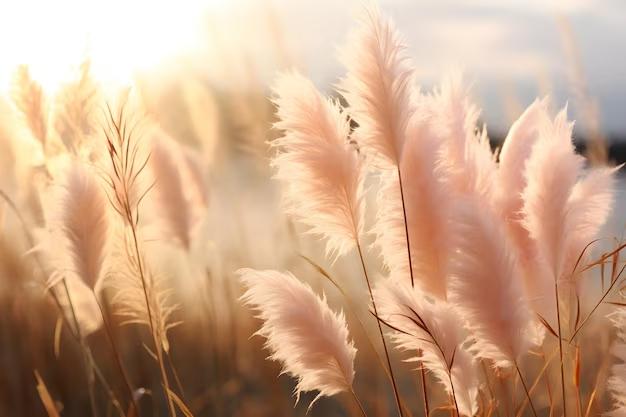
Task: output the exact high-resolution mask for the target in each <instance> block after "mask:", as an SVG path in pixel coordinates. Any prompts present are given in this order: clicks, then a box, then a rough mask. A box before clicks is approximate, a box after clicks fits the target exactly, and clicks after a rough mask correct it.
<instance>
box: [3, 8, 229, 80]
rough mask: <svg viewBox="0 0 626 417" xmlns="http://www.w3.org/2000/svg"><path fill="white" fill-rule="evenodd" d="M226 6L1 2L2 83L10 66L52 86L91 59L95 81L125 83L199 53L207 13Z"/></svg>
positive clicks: (8, 76)
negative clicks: (163, 64)
mask: <svg viewBox="0 0 626 417" xmlns="http://www.w3.org/2000/svg"><path fill="white" fill-rule="evenodd" d="M225 6H227V1H224V0H180V1H176V2H166V1H149V0H132V1H126V0H111V1H100V0H58V1H44V0H24V1H11V2H4V3H2V4H1V5H0V37H1V38H2V39H4V41H3V48H2V49H3V52H2V54H0V77H1V79H0V81H1V82H2V85H3V87H5V86H6V85H7V82H8V81H9V80H10V76H11V70H12V69H13V67H15V66H16V65H18V64H28V65H29V66H30V68H31V71H32V73H33V75H34V76H35V77H36V78H38V79H39V80H41V82H42V84H44V86H46V87H47V88H55V87H57V86H58V83H59V82H61V81H64V80H65V79H66V78H67V76H68V73H70V72H69V71H68V70H70V69H72V67H76V66H77V65H79V64H80V63H81V62H82V61H83V60H85V59H86V58H90V59H91V61H92V66H93V71H94V74H96V75H97V76H98V78H101V79H102V80H103V81H107V82H113V83H122V84H128V83H129V82H130V81H131V80H132V77H133V75H134V74H135V73H136V72H137V71H141V70H146V69H150V68H153V67H154V66H156V65H158V64H159V63H161V62H163V61H164V60H167V59H171V58H173V57H176V56H178V55H181V54H184V53H186V52H188V51H190V50H193V49H194V48H196V47H197V45H198V42H199V41H201V40H202V39H201V35H202V32H201V29H202V26H201V25H202V24H203V23H204V20H205V19H206V18H207V15H208V14H209V13H210V12H215V10H216V9H219V8H223V7H225ZM9 40H12V41H9ZM15 40H19V41H15Z"/></svg>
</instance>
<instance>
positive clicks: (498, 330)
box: [0, 10, 626, 417]
mask: <svg viewBox="0 0 626 417" xmlns="http://www.w3.org/2000/svg"><path fill="white" fill-rule="evenodd" d="M254 18H255V19H258V18H259V16H258V14H257V15H255V16H254ZM272 39H275V40H276V42H275V43H276V44H279V43H280V39H276V37H274V38H272ZM245 43H246V45H245V46H246V48H253V49H259V44H258V43H254V44H250V45H252V47H251V46H250V45H247V44H249V42H248V39H247V38H246V39H245ZM226 46H228V48H226ZM241 47H242V50H239V48H240V46H238V47H237V48H235V47H234V46H233V45H230V44H228V45H224V48H220V50H222V52H223V56H219V57H218V59H214V60H213V61H212V62H218V63H219V65H216V66H215V68H213V70H214V71H217V72H218V73H219V77H218V78H220V77H221V78H228V81H230V83H231V84H232V85H231V86H230V87H227V86H225V85H223V84H220V83H217V84H212V82H211V81H210V77H207V74H204V73H201V70H197V69H192V68H187V67H186V65H184V63H183V65H180V68H178V69H177V70H176V74H175V75H174V76H171V75H170V76H165V75H164V74H161V73H159V72H158V71H155V74H153V78H151V77H146V76H145V74H143V75H141V76H138V80H137V81H138V82H137V85H136V86H135V87H133V88H132V89H131V90H130V91H131V92H129V91H126V90H123V91H118V90H117V89H115V88H109V86H108V85H107V86H106V87H105V86H103V85H101V84H99V83H98V81H97V80H96V79H94V77H93V75H92V73H91V71H90V66H89V63H88V62H86V63H85V64H83V65H81V66H80V67H79V68H77V73H76V74H75V77H74V78H73V79H69V80H68V81H67V83H66V84H64V85H61V86H60V88H59V91H58V92H55V91H49V90H48V89H47V88H44V87H43V86H41V85H40V84H38V82H37V80H36V79H35V77H33V76H32V74H31V73H30V72H29V71H28V68H27V67H21V68H19V69H18V70H17V72H16V77H15V80H14V85H13V88H12V90H11V92H10V94H7V95H6V97H5V96H2V97H0V174H1V175H0V198H1V202H0V369H2V371H3V372H0V415H2V416H4V415H10V416H21V415H28V416H35V415H36V416H44V415H47V416H48V417H50V416H52V417H57V416H62V417H74V416H77V417H84V416H96V417H102V416H120V417H147V416H164V415H165V416H167V415H169V416H171V417H173V416H190V415H191V416H196V417H200V416H205V415H206V416H229V415H232V416H242V417H245V416H259V417H260V416H277V415H281V416H285V415H311V416H330V415H350V416H351V417H358V416H359V415H360V414H366V415H367V416H370V417H374V416H389V415H399V416H401V417H411V416H418V415H424V416H426V415H429V416H433V417H434V416H441V415H452V416H456V415H459V416H461V415H463V416H475V415H476V416H498V417H509V416H510V417H513V416H515V417H521V416H523V415H526V416H529V415H531V414H537V415H540V416H556V415H565V416H566V417H568V416H569V417H574V415H576V416H577V417H583V416H584V417H587V416H591V415H600V414H602V413H613V414H614V415H621V414H624V409H625V408H626V397H625V396H624V387H625V386H626V372H625V365H624V361H626V354H625V353H624V349H625V343H626V342H625V340H626V337H625V334H624V323H625V322H626V319H625V318H624V311H623V309H624V306H625V304H626V303H625V302H624V300H623V299H622V298H621V297H622V293H623V291H624V282H623V276H622V268H624V261H623V260H622V256H621V251H622V249H623V244H622V242H621V241H619V240H612V239H611V238H610V236H609V235H608V233H611V232H617V231H615V230H613V231H610V232H606V231H602V230H603V229H602V227H603V224H604V223H605V221H606V219H607V216H609V213H610V211H611V207H612V205H613V200H614V195H615V191H614V186H615V184H614V182H615V178H614V177H615V176H616V175H617V169H616V168H615V167H603V166H592V164H591V163H589V162H588V161H587V159H585V158H584V157H583V156H581V155H578V154H577V153H576V152H575V151H574V147H573V145H572V124H571V122H569V121H568V120H567V116H566V112H565V111H561V112H558V113H556V116H554V115H553V114H552V111H551V110H550V109H549V102H548V100H547V99H543V100H537V101H535V102H534V103H532V104H531V105H530V106H529V107H528V109H527V110H526V111H524V112H523V114H522V115H521V116H520V117H519V118H518V119H517V121H516V122H515V123H514V124H513V125H512V126H511V129H510V131H509V134H508V137H507V138H506V140H505V141H504V142H503V144H502V146H501V147H500V149H498V150H497V151H493V150H492V148H491V147H490V143H489V139H488V137H487V132H486V129H485V128H483V127H482V126H479V110H478V108H477V106H475V105H474V104H473V103H472V101H471V100H470V97H469V94H468V91H467V89H466V88H465V87H464V85H463V81H462V78H461V77H460V76H459V75H457V74H453V75H452V76H450V77H448V78H446V79H445V80H444V81H443V82H442V83H441V85H440V86H438V87H436V88H435V89H434V90H433V91H432V92H423V91H422V92H421V91H420V90H419V88H418V87H417V85H416V82H417V77H416V72H415V70H414V69H413V67H412V64H411V61H410V59H409V57H408V56H407V53H406V48H405V47H404V46H403V44H402V41H401V38H400V36H399V35H398V34H397V33H396V31H395V30H394V28H393V25H392V24H391V22H390V21H388V20H386V19H384V18H382V17H381V16H380V15H379V13H378V12H377V11H375V10H370V11H368V12H366V13H365V14H364V16H363V19H362V22H361V25H360V27H359V29H358V30H356V31H355V32H354V33H353V35H352V36H351V37H350V40H349V44H348V45H347V46H346V47H345V48H343V50H342V61H343V63H344V64H345V67H346V70H347V71H346V74H345V76H344V77H343V78H342V79H341V80H340V81H339V82H338V83H337V84H336V86H337V92H336V94H337V96H336V97H326V96H325V95H324V94H323V93H321V92H320V91H318V89H317V87H316V86H315V85H314V84H313V83H312V82H311V81H309V80H308V79H307V78H306V77H304V76H302V75H299V74H298V73H295V72H288V73H286V74H284V75H283V76H281V77H279V79H278V81H277V82H276V83H275V85H274V90H273V92H271V93H268V91H266V86H265V85H264V83H263V82H262V78H260V77H259V75H260V71H259V70H258V68H257V67H256V66H255V65H251V64H254V62H252V61H253V56H252V55H250V56H248V55H246V54H245V53H243V55H245V56H243V57H242V59H241V60H240V61H241V62H238V61H239V60H237V59H235V61H233V62H230V63H229V62H228V61H229V59H226V58H228V57H230V58H231V59H232V58H235V57H232V56H231V55H233V53H235V54H242V52H243V51H244V49H243V46H241ZM261 49H262V48H261ZM246 50H247V49H246ZM257 52H258V51H257ZM263 53H264V54H265V55H264V57H263V64H264V63H265V61H266V60H269V59H270V58H269V57H268V56H267V51H265V50H263ZM321 58H322V57H320V59H321ZM286 61H288V60H286ZM287 63H288V62H283V64H287ZM257 64H261V63H257ZM280 66H281V67H284V66H287V65H280ZM177 67H178V66H177ZM201 68H202V71H204V67H201ZM155 70H158V68H155ZM240 73H241V74H240ZM221 81H223V80H221ZM48 88H49V87H48ZM230 89H232V90H230ZM268 96H271V97H268ZM339 96H341V97H339ZM274 110H275V111H276V113H275V114H273V112H274ZM274 122H275V125H274V127H275V129H271V124H272V123H274ZM268 151H269V152H270V153H271V155H270V163H269V164H268V163H267V162H268V161H267V156H268V155H267V152H268ZM270 172H273V173H274V177H275V179H276V180H277V181H273V180H271V179H270V176H269V175H268V174H269V173H270ZM281 193H282V204H280V201H279V195H280V194H281ZM619 220H620V221H621V220H622V219H621V218H620V219H619ZM242 267H245V268H244V269H241V268H242ZM286 271H290V272H286ZM250 310H252V313H253V314H254V315H256V317H253V316H252V315H251V314H250V313H251V311H250ZM252 334H256V335H258V336H260V337H250V336H251V335H252ZM268 352H269V358H270V359H271V360H269V361H265V360H264V359H266V357H267V356H268ZM281 370H282V373H284V374H286V375H289V376H290V377H281V378H277V375H278V374H280V373H281ZM290 394H294V396H295V397H296V398H295V400H296V401H295V402H296V405H295V406H294V401H293V399H292V398H290Z"/></svg>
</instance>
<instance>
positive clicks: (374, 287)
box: [240, 9, 625, 417]
mask: <svg viewBox="0 0 626 417" xmlns="http://www.w3.org/2000/svg"><path fill="white" fill-rule="evenodd" d="M342 56H343V61H344V64H345V66H346V68H347V73H346V75H345V77H344V78H343V79H342V80H341V81H340V82H339V83H338V86H339V88H338V93H339V94H341V95H342V97H343V98H344V99H345V103H346V104H345V105H344V106H342V105H340V104H339V103H340V102H339V101H338V100H332V99H329V98H326V97H324V96H323V95H322V94H321V93H320V92H318V91H317V90H316V88H315V87H314V86H313V85H312V83H311V82H310V81H308V80H307V79H306V78H304V77H302V76H301V75H299V74H297V73H286V74H284V75H282V76H281V77H280V79H279V81H278V82H277V83H276V86H275V89H274V93H275V103H276V105H277V109H278V110H277V116H278V119H279V120H278V122H277V123H276V128H277V129H279V130H280V131H281V133H282V134H283V136H282V137H280V138H279V139H277V140H275V141H274V142H273V145H274V146H273V147H274V150H275V155H274V156H273V159H272V165H273V167H274V168H275V172H276V178H277V179H278V180H279V181H280V183H281V184H282V185H283V186H284V187H283V188H284V193H283V202H284V207H285V209H286V212H287V214H289V215H290V216H291V217H292V218H294V219H295V220H296V221H297V222H299V223H301V224H302V225H303V226H304V227H305V230H306V231H307V232H308V233H309V234H311V235H314V236H316V237H318V238H320V239H322V240H324V241H325V245H326V254H327V257H328V260H329V261H330V262H336V261H337V260H338V259H339V258H349V259H354V262H355V263H357V264H358V265H360V266H359V274H360V275H362V277H363V281H362V282H363V285H364V287H365V288H367V290H368V292H369V308H370V313H371V317H368V318H364V317H359V311H358V308H354V305H355V302H356V298H357V295H356V294H354V293H351V292H350V291H347V290H346V287H347V283H348V279H347V278H345V279H344V278H342V277H338V276H331V275H330V274H329V273H328V272H326V271H325V270H324V269H323V268H322V267H321V266H319V265H315V266H316V267H317V269H318V271H320V272H322V275H325V277H326V278H327V279H329V280H331V281H332V283H333V284H334V285H335V286H336V287H338V288H339V289H340V290H341V294H342V296H343V300H344V302H345V305H347V306H349V307H350V314H349V315H354V316H356V317H357V318H358V320H355V323H358V324H360V325H361V326H363V328H362V329H360V330H363V331H365V332H366V333H367V334H368V339H369V341H370V342H371V343H372V344H374V345H380V346H381V348H382V349H381V351H382V353H381V354H380V355H379V356H380V358H379V359H380V361H379V362H380V364H381V366H382V367H383V372H384V373H385V374H386V375H387V377H388V380H389V386H390V389H391V390H392V391H393V394H394V397H395V403H396V413H397V415H399V416H405V417H408V416H410V415H414V414H415V413H417V415H430V414H431V413H434V412H436V411H438V410H439V411H441V410H444V411H445V412H450V413H451V415H458V416H470V417H471V416H474V415H481V416H491V415H505V416H514V415H515V416H521V415H524V414H529V413H532V414H533V415H535V416H538V415H550V416H552V415H559V414H562V415H564V416H574V415H577V416H582V415H585V416H587V415H591V414H600V413H603V412H605V411H606V412H609V411H611V410H613V411H611V412H612V413H613V414H614V415H622V414H623V412H624V402H625V399H624V393H623V386H624V385H623V384H624V378H625V375H624V365H623V364H620V362H618V363H617V364H616V365H614V366H613V367H612V368H611V374H612V376H611V378H610V379H609V380H608V382H607V383H605V381H602V380H601V377H600V375H602V374H600V373H599V374H598V376H597V377H594V378H593V379H595V380H590V381H584V380H582V376H584V375H587V373H584V374H581V366H583V365H582V364H583V363H585V361H587V362H588V363H597V361H598V360H597V359H594V358H592V357H590V358H586V357H585V355H586V354H589V355H591V356H593V355H598V352H597V350H594V349H589V350H588V351H587V350H585V349H584V348H583V347H582V345H581V343H579V339H580V338H581V335H582V334H584V333H585V331H586V330H587V328H588V327H589V326H588V324H589V323H590V322H592V321H594V319H596V318H598V319H600V318H601V317H597V316H598V315H599V314H598V310H599V307H600V306H601V305H612V308H613V309H615V310H616V312H615V313H613V315H612V316H611V317H612V321H613V322H614V323H615V325H616V326H617V327H618V335H619V337H618V340H617V341H616V344H617V346H616V348H615V355H616V356H617V360H618V361H620V360H623V359H624V355H623V331H624V330H623V328H622V325H623V318H622V316H623V313H622V312H621V310H620V309H621V308H623V305H624V304H623V303H622V302H620V301H619V300H620V296H621V289H623V288H624V281H623V276H622V272H623V269H624V265H623V262H621V261H620V252H621V250H622V249H623V247H624V246H623V244H621V242H618V243H617V245H616V246H615V248H614V249H611V250H609V251H607V252H605V253H603V254H602V255H600V256H599V257H596V258H594V256H593V255H592V254H593V253H594V252H597V251H594V249H595V247H596V246H598V241H602V240H603V238H605V236H601V235H600V231H601V227H602V225H603V224H604V223H605V221H606V220H607V217H608V215H609V213H610V211H611V208H612V205H613V200H614V186H615V184H614V182H615V175H616V172H617V170H618V168H609V167H592V166H589V165H588V164H586V161H585V159H584V158H583V157H582V156H580V155H578V154H577V153H576V152H575V149H574V145H573V139H572V129H573V123H571V122H569V121H568V120H567V113H566V110H565V109H564V110H562V111H560V112H559V113H558V114H557V115H556V117H554V118H553V117H551V116H550V112H549V108H548V107H549V106H548V100H547V99H544V100H541V101H539V100H538V101H536V102H534V103H533V104H531V105H530V106H529V108H528V109H527V110H526V111H525V112H524V113H523V114H522V115H521V116H520V118H519V119H518V120H517V121H516V122H515V123H514V124H513V126H512V127H511V130H510V132H509V134H508V136H507V137H506V139H505V141H504V143H503V145H502V147H501V149H499V150H498V151H496V152H495V153H494V152H493V151H492V149H491V147H490V144H489V140H488V138H487V133H486V129H485V128H480V127H479V126H478V118H479V111H478V109H477V107H476V106H474V105H473V104H472V103H471V101H470V99H469V96H468V93H467V91H466V88H465V87H464V86H463V82H462V78H461V77H460V76H459V75H457V74H455V75H453V76H451V77H449V78H447V79H446V80H444V81H443V83H442V84H441V86H440V87H439V88H436V89H435V90H434V91H433V92H432V93H423V92H420V90H419V88H418V87H417V85H416V76H415V71H414V69H413V67H412V65H411V62H410V60H409V58H408V56H407V54H406V48H405V46H404V45H403V43H402V41H401V39H400V36H399V35H398V34H397V33H396V31H395V30H394V28H393V25H392V23H391V22H390V21H389V20H387V19H385V18H384V17H381V16H380V14H379V13H378V11H377V10H375V9H369V10H368V11H367V12H366V13H364V15H363V18H362V21H361V26H360V28H359V29H358V30H356V31H355V32H354V34H353V36H352V37H351V38H350V41H349V44H348V45H347V46H346V47H345V48H344V49H343V52H342ZM366 185H367V187H366ZM368 193H370V194H371V193H376V194H377V198H376V202H375V206H376V207H377V210H372V209H371V208H368V209H367V210H366V207H365V205H366V200H367V198H366V195H367V194H368ZM372 211H377V214H376V215H375V216H374V219H373V220H372V224H366V218H365V213H366V212H372ZM371 235H373V236H374V240H373V244H372V248H371V249H374V250H376V251H378V252H379V253H380V254H381V256H382V261H383V270H382V272H383V277H382V278H380V279H378V282H376V283H375V282H373V279H372V277H373V276H377V275H379V274H378V271H376V272H375V271H374V270H373V268H371V266H370V267H367V266H366V261H365V253H366V252H367V251H368V250H369V249H370V248H369V247H367V246H368V244H369V242H372V239H371ZM605 241H606V240H605ZM353 255H354V258H350V257H352V256H353ZM598 270H601V274H600V275H601V284H597V283H596V284H597V285H596V288H597V287H599V286H601V287H602V289H601V294H599V295H596V292H597V291H590V290H587V288H589V281H590V280H592V277H594V276H596V275H594V272H595V271H598ZM609 271H610V272H609ZM240 273H241V276H242V280H243V282H244V285H245V286H246V287H247V288H248V291H247V292H246V293H245V294H244V296H243V298H242V300H243V302H244V303H245V304H247V305H249V306H250V307H252V308H253V309H254V310H256V311H258V312H259V316H258V317H259V318H260V319H261V320H262V321H263V325H262V327H261V330H260V331H259V332H258V334H259V335H261V336H263V337H264V338H266V339H267V342H266V347H267V349H269V351H270V352H271V356H270V358H271V359H273V360H276V361H278V362H280V363H281V364H282V365H283V372H284V373H287V374H289V375H290V376H292V377H294V378H296V379H297V381H298V385H297V387H296V393H297V395H298V397H299V396H300V393H301V392H303V391H318V392H319V394H318V397H316V399H317V398H319V397H320V396H331V395H336V394H340V393H342V392H345V393H348V394H350V395H351V396H352V397H353V398H354V400H355V404H358V406H359V407H360V410H361V412H362V414H363V415H371V412H372V411H371V410H372V409H373V408H374V407H373V406H374V402H375V401H379V399H371V398H367V397H366V396H365V395H362V396H360V395H359V393H358V389H355V383H356V382H358V380H359V367H358V366H355V363H354V361H355V358H357V360H358V356H359V355H356V356H355V354H354V353H355V347H354V345H353V343H352V342H351V341H350V336H348V323H347V322H346V319H345V317H344V314H343V313H333V312H332V310H330V307H329V306H328V305H327V300H326V297H325V296H322V297H321V298H317V300H315V299H314V298H312V297H314V296H313V295H312V294H311V289H310V288H309V287H307V286H305V285H301V284H298V283H297V282H296V281H294V280H295V279H294V277H293V275H291V274H288V273H282V272H277V271H267V270H266V271H255V270H250V269H246V270H242V271H240ZM607 281H608V284H607ZM303 300H307V301H306V302H305V301H303ZM368 319H371V320H372V322H375V323H376V326H377V329H378V332H377V333H375V334H372V332H371V331H370V330H371V329H370V327H369V326H368V324H367V320H368ZM383 329H385V330H386V331H383ZM602 331H604V332H605V333H606V334H612V331H611V327H610V326H605V327H604V328H603V329H602ZM392 345H393V347H395V348H397V349H399V350H400V351H404V352H409V353H410V356H409V357H408V361H409V362H412V363H413V362H414V363H416V364H417V368H415V367H412V368H411V369H412V370H416V371H417V372H419V373H420V374H421V390H422V395H423V399H422V401H419V400H418V401H416V400H415V395H403V389H402V387H401V386H399V385H400V384H399V382H398V381H399V379H400V378H399V377H398V375H399V374H400V373H403V372H405V371H406V370H405V369H404V368H406V366H405V365H402V364H401V363H399V362H397V361H395V360H394V358H395V356H394V355H393V354H392V353H393V352H392ZM358 347H359V346H358V345H357V348H358ZM603 355H608V352H604V353H603ZM367 363H369V366H377V365H376V361H375V360H374V361H371V360H370V361H369V362H367ZM361 366H362V367H363V366H367V365H366V362H365V361H364V362H363V363H362V364H361ZM355 370H356V375H355ZM581 375H582V376H581ZM605 385H606V386H605ZM581 386H584V387H585V389H586V390H588V393H589V394H587V393H584V392H583V391H582V389H581ZM590 386H591V387H592V388H589V387H590ZM607 387H608V391H610V392H611V395H612V398H613V403H612V404H610V405H608V407H607V409H606V410H602V409H599V405H598V404H600V403H601V401H600V399H599V396H600V393H601V392H604V391H605V390H606V389H607ZM441 392H443V393H445V395H443V396H442V395H440V393H441ZM433 398H437V399H439V401H441V400H442V399H443V403H434V402H433ZM420 403H421V404H422V405H423V406H424V408H423V409H419V411H416V409H417V407H418V405H419V404H420Z"/></svg>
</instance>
